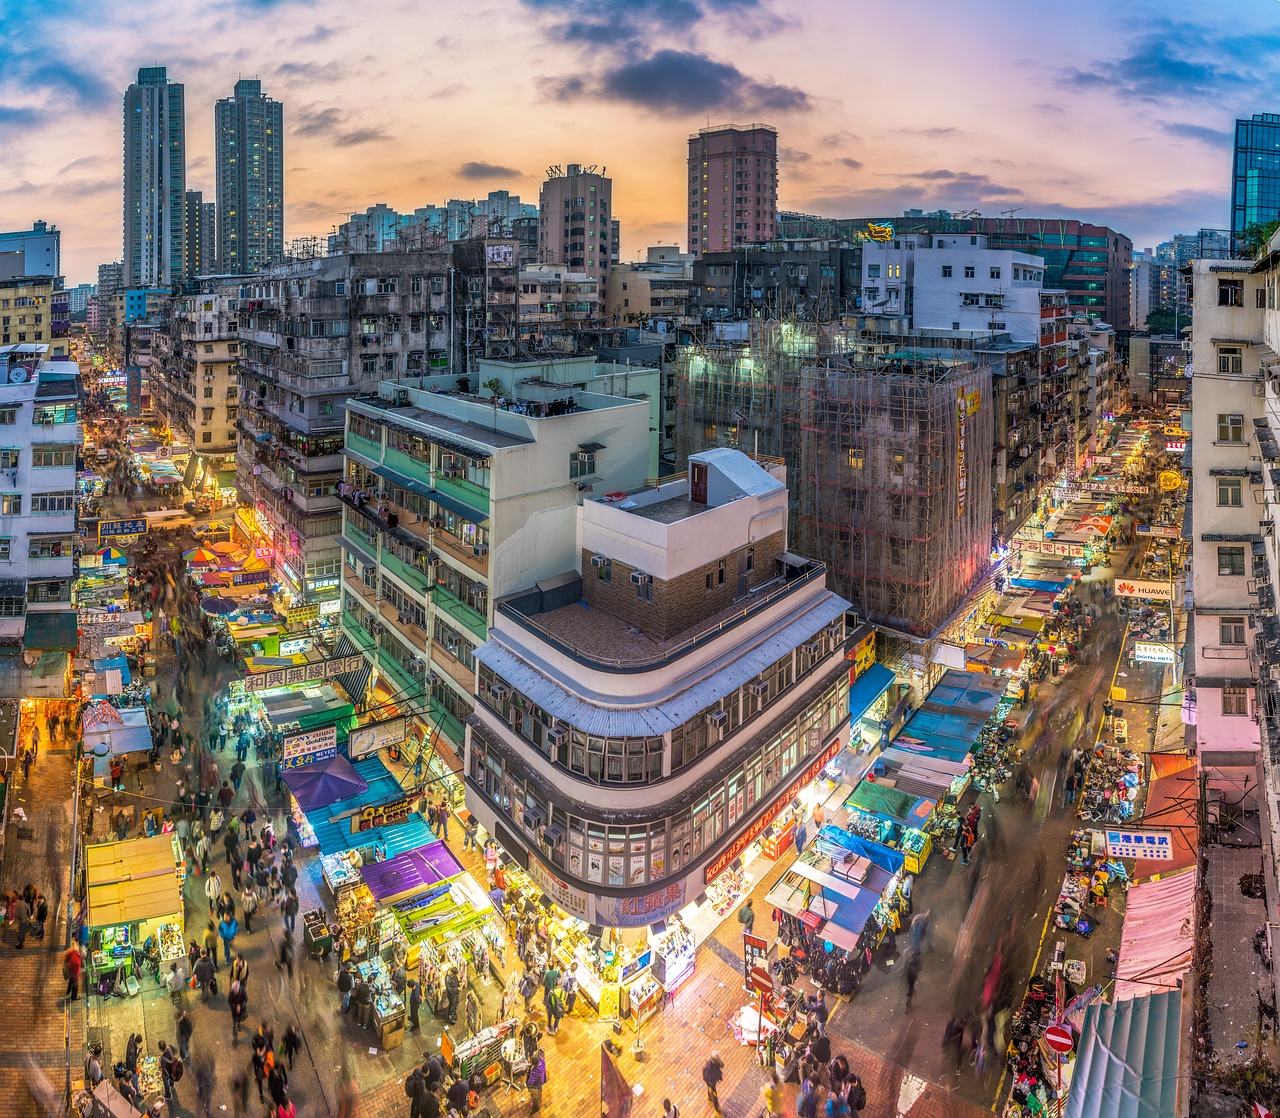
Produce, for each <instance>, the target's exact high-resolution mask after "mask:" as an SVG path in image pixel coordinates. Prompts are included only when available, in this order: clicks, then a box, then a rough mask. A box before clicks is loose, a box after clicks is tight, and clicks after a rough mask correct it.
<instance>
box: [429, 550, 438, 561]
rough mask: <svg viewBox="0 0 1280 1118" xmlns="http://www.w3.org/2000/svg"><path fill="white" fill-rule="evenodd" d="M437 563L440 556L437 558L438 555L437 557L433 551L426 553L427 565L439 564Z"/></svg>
mask: <svg viewBox="0 0 1280 1118" xmlns="http://www.w3.org/2000/svg"><path fill="white" fill-rule="evenodd" d="M439 562H440V556H439V555H437V554H436V553H435V552H434V551H428V552H427V563H428V564H431V563H439Z"/></svg>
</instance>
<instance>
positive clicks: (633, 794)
mask: <svg viewBox="0 0 1280 1118" xmlns="http://www.w3.org/2000/svg"><path fill="white" fill-rule="evenodd" d="M577 543H578V550H579V555H580V561H579V569H578V570H576V571H573V572H570V573H568V574H566V575H563V576H561V577H559V578H554V579H548V580H545V581H541V582H539V583H537V584H536V585H534V586H532V587H530V588H529V589H528V590H526V591H524V592H523V593H519V594H514V595H511V596H509V597H507V598H506V599H504V600H501V601H499V602H498V604H497V606H496V608H495V611H494V618H493V624H492V626H491V627H490V630H489V638H488V640H486V641H485V643H484V644H482V645H481V646H480V647H479V648H478V649H477V650H476V653H475V659H476V661H477V662H478V667H477V672H476V679H477V686H476V709H475V713H474V714H473V715H472V716H471V717H470V718H469V719H468V727H467V757H466V785H467V806H468V807H469V808H470V810H471V811H472V812H473V813H474V814H475V815H476V817H477V818H478V819H479V821H480V822H482V823H483V824H484V826H485V827H486V828H487V829H488V830H489V831H490V833H492V834H493V835H494V836H495V837H496V838H497V840H498V842H499V843H500V844H501V846H502V847H503V848H504V849H505V850H506V852H507V854H508V855H510V856H511V857H512V858H514V859H515V860H516V862H518V863H519V864H520V865H521V866H522V867H525V868H526V869H527V870H528V872H529V875H530V876H531V877H532V878H533V879H534V880H535V881H536V882H537V883H538V884H539V886H541V887H542V888H543V889H544V890H545V891H546V892H547V893H548V895H550V896H551V897H552V898H553V899H554V900H555V901H556V902H557V903H558V904H560V905H561V906H562V907H563V908H565V909H566V910H567V911H568V912H570V913H571V914H572V915H574V916H576V917H578V918H579V919H582V920H584V921H587V922H588V923H591V924H597V925H602V926H609V927H614V928H628V927H640V926H644V925H648V924H652V923H655V922H657V921H659V920H662V919H664V918H666V917H668V916H671V915H673V914H675V913H676V912H679V911H681V910H685V909H686V906H700V905H702V904H703V903H704V902H705V901H706V900H710V901H711V903H712V905H713V906H714V904H715V901H716V898H717V896H719V895H720V893H722V892H724V888H725V887H724V885H723V882H722V881H721V878H722V875H724V876H726V877H732V875H733V872H734V871H736V869H737V867H738V866H739V865H740V864H741V863H740V861H739V859H740V857H741V856H742V855H743V853H744V852H745V851H746V849H747V847H748V846H749V845H750V843H751V842H752V841H753V840H754V839H755V838H756V837H758V836H759V835H760V834H761V833H762V832H763V831H764V829H765V828H766V827H767V826H768V824H769V823H770V822H771V821H772V819H773V818H774V817H775V815H776V814H777V813H778V812H779V811H780V810H781V809H782V808H784V807H785V806H786V805H787V804H789V803H790V802H791V800H792V799H794V797H795V796H796V795H797V793H798V792H799V790H800V789H801V788H802V787H803V786H804V785H805V784H806V783H808V781H810V780H812V779H813V778H814V777H815V776H816V775H817V774H818V773H819V772H820V771H821V769H822V767H823V766H824V765H825V764H826V763H827V761H829V760H830V759H831V758H832V757H834V756H835V755H836V753H837V752H839V751H840V750H841V749H843V748H844V746H845V745H846V744H847V742H848V734H849V717H848V692H849V671H848V665H847V664H846V663H845V645H846V640H845V612H846V610H848V609H849V603H848V602H846V601H845V600H844V599H842V598H840V597H838V596H837V595H835V594H833V593H831V592H830V591H829V590H828V589H827V587H826V570H825V568H824V567H823V566H822V565H821V564H818V563H814V562H811V561H809V560H807V559H804V558H802V557H800V556H797V555H794V554H792V553H791V552H790V551H789V550H788V549H787V487H786V482H785V466H784V465H783V464H782V462H781V461H780V460H777V459H767V460H763V461H759V462H758V461H755V460H752V459H751V458H749V457H748V456H747V455H745V454H743V453H742V452H740V451H737V450H731V449H727V448H722V449H717V450H709V451H706V452H703V453H701V454H695V455H692V456H690V458H689V471H688V474H687V476H682V477H678V478H675V479H671V480H668V481H665V482H663V483H661V484H656V485H652V486H648V487H646V488H643V489H640V490H638V491H635V492H631V493H610V494H607V495H606V496H605V497H603V498H601V499H598V500H591V501H587V502H585V503H584V504H583V505H582V506H581V507H580V508H579V509H578V513H577ZM725 899H727V898H725ZM684 915H685V917H686V919H688V918H690V916H691V914H690V913H689V912H688V911H686V912H685V913H684ZM693 918H694V919H696V916H694V917H693Z"/></svg>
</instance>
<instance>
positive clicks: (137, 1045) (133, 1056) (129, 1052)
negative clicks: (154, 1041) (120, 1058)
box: [124, 1033, 142, 1095]
mask: <svg viewBox="0 0 1280 1118" xmlns="http://www.w3.org/2000/svg"><path fill="white" fill-rule="evenodd" d="M141 1057H142V1034H141V1033H130V1034H129V1043H128V1044H127V1045H125V1049H124V1068H125V1071H126V1072H128V1073H129V1083H130V1084H131V1085H132V1087H133V1092H134V1094H135V1095H136V1094H139V1093H140V1088H139V1085H138V1060H139V1059H140V1058H141Z"/></svg>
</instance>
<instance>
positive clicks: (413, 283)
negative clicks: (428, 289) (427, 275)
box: [409, 276, 422, 295]
mask: <svg viewBox="0 0 1280 1118" xmlns="http://www.w3.org/2000/svg"><path fill="white" fill-rule="evenodd" d="M409 294H410V295H421V294H422V277H421V276H414V277H413V279H411V280H410V281H409Z"/></svg>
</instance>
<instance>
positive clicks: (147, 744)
mask: <svg viewBox="0 0 1280 1118" xmlns="http://www.w3.org/2000/svg"><path fill="white" fill-rule="evenodd" d="M80 722H81V726H82V727H83V731H84V748H85V752H86V753H92V754H94V755H95V756H100V757H105V756H107V755H108V754H115V755H119V754H123V753H137V752H139V751H140V750H143V749H150V748H151V725H150V724H149V723H148V722H147V711H146V708H145V707H118V708H117V707H113V706H111V705H110V704H109V703H93V704H92V705H90V707H89V708H88V709H87V710H86V711H85V712H84V714H83V715H82V716H81V719H80ZM99 746H105V747H106V748H105V750H99V748H98V747H99Z"/></svg>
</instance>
